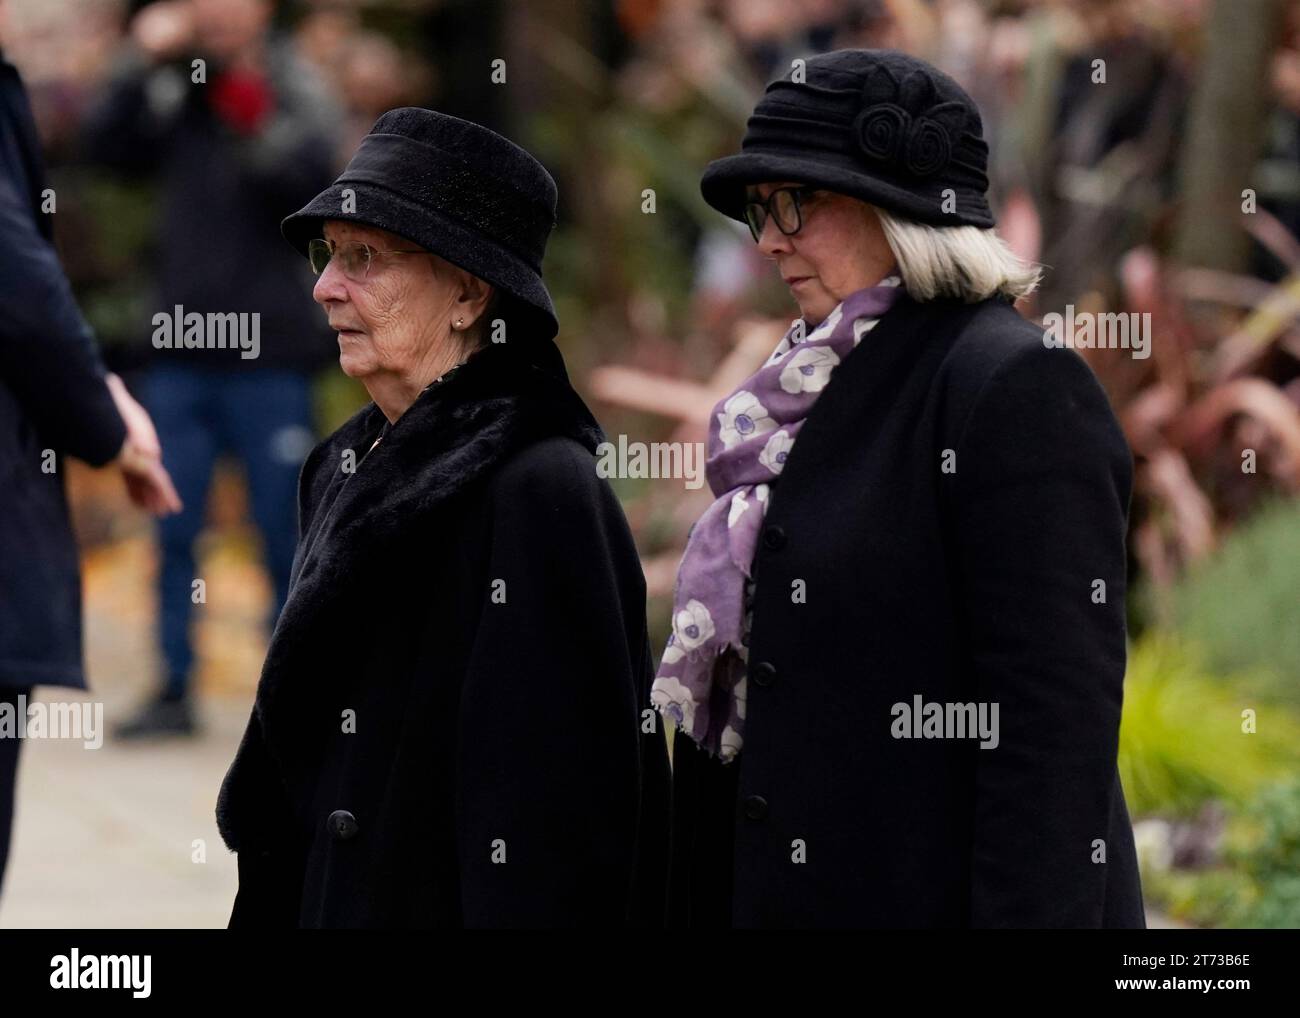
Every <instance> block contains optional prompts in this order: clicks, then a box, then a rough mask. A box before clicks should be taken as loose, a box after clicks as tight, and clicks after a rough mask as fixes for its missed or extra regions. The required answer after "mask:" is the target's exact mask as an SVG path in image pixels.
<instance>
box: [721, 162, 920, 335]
mask: <svg viewBox="0 0 1300 1018" xmlns="http://www.w3.org/2000/svg"><path fill="white" fill-rule="evenodd" d="M794 186H798V182H797V181H778V182H775V183H771V184H755V185H751V186H750V187H748V188H746V198H747V200H753V199H757V200H760V201H761V200H763V199H766V198H767V197H768V195H770V194H771V193H772V192H773V191H774V190H776V189H777V188H778V187H794ZM800 208H801V213H802V215H801V220H802V224H803V225H802V226H801V227H800V228H799V230H798V231H797V232H796V233H794V234H791V235H789V236H787V235H786V234H784V233H782V232H781V231H780V229H779V228H778V227H777V224H776V217H775V216H771V215H769V216H768V217H767V221H766V222H765V223H764V224H763V231H762V233H760V234H759V238H758V248H759V250H760V251H762V252H763V254H764V256H766V257H768V258H771V259H772V260H773V261H775V262H776V265H777V268H778V269H779V270H780V273H781V278H782V279H783V280H785V283H786V285H787V286H788V287H789V288H790V294H791V296H793V297H794V299H795V303H796V304H798V305H799V311H800V313H801V314H802V315H803V317H804V319H805V320H806V321H807V323H808V324H809V326H814V325H816V324H817V323H819V322H821V321H822V319H824V318H825V317H826V316H827V315H829V314H830V313H831V312H832V311H833V310H834V309H835V305H837V304H838V303H839V302H840V301H842V300H843V299H844V298H845V297H847V296H848V295H849V294H851V293H853V292H855V291H857V290H861V289H862V288H863V287H865V286H871V285H873V284H874V283H877V282H879V281H880V280H881V278H883V277H884V276H886V275H888V274H889V273H890V271H891V270H893V269H894V267H895V260H894V254H893V252H892V251H891V250H890V248H889V245H888V243H886V241H885V233H884V230H882V229H881V226H880V220H879V219H877V218H876V213H875V211H874V210H873V209H872V208H871V206H870V205H868V204H866V202H863V201H859V200H858V199H857V198H850V197H848V196H847V195H842V194H836V193H835V192H833V191H816V192H814V193H813V195H812V196H811V197H809V198H804V199H802V200H801V203H800Z"/></svg>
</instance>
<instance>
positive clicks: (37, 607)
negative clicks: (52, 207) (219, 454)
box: [0, 57, 126, 689]
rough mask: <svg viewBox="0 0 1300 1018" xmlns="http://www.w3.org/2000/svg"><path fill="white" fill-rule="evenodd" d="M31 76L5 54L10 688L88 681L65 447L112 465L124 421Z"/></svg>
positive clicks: (0, 84) (3, 640)
mask: <svg viewBox="0 0 1300 1018" xmlns="http://www.w3.org/2000/svg"><path fill="white" fill-rule="evenodd" d="M44 190H45V168H44V163H43V161H42V159H41V150H40V145H39V143H38V140H37V136H36V125H35V123H34V122H33V120H32V114H31V109H30V107H29V106H28V102H27V92H26V89H25V88H24V87H23V83H22V79H21V78H19V76H18V71H17V70H16V69H15V68H14V66H13V65H12V64H10V63H9V62H8V61H6V60H5V59H4V58H3V57H0V247H3V249H4V251H6V252H8V253H7V254H6V255H5V256H4V257H3V258H0V687H7V688H26V687H29V686H33V685H38V684H39V685H50V686H70V687H73V688H75V689H84V688H85V687H86V677H85V673H84V672H83V670H82V655H81V569H80V563H79V561H78V557H77V545H76V541H75V540H74V538H73V533H72V523H71V521H70V519H69V515H68V500H67V495H66V493H65V491H64V478H65V477H66V476H67V463H66V460H65V456H75V457H77V458H78V459H81V460H83V461H85V462H87V463H89V464H91V465H92V466H103V465H104V464H106V463H108V462H109V461H110V460H112V459H113V458H114V457H115V456H116V455H117V454H118V452H119V451H120V450H121V448H122V441H123V439H125V438H126V425H125V424H123V423H122V418H121V417H120V416H119V415H118V412H117V408H116V407H115V406H114V404H113V397H112V396H111V395H110V393H109V391H108V386H107V385H106V384H105V382H104V375H105V370H104V365H103V363H102V362H101V361H100V358H99V353H98V351H97V350H96V348H95V342H94V337H93V335H92V333H91V331H90V327H89V326H88V325H87V324H86V321H85V319H84V318H82V316H81V312H80V311H79V310H78V309H77V304H76V301H75V300H74V299H73V296H72V288H71V286H69V285H68V280H67V277H66V276H65V275H64V274H63V266H62V265H61V264H60V262H59V256H58V254H57V252H56V251H55V249H54V244H53V226H52V220H53V218H54V217H53V216H52V215H50V214H47V213H45V212H42V211H41V206H42V192H43V191H44Z"/></svg>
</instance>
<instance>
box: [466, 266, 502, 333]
mask: <svg viewBox="0 0 1300 1018" xmlns="http://www.w3.org/2000/svg"><path fill="white" fill-rule="evenodd" d="M494 291H495V287H493V286H492V284H491V283H489V282H487V281H486V280H482V279H479V277H478V276H475V275H473V274H472V273H469V272H466V273H464V275H463V276H462V278H461V287H460V295H459V296H458V298H457V303H456V315H457V317H461V316H463V317H464V318H465V321H466V323H467V324H469V323H473V322H477V321H478V319H479V318H480V317H481V316H482V314H483V312H484V310H485V309H486V308H487V306H488V302H489V301H490V300H491V299H492V294H493V292H494Z"/></svg>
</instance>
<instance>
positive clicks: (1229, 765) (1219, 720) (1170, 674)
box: [1119, 632, 1300, 817]
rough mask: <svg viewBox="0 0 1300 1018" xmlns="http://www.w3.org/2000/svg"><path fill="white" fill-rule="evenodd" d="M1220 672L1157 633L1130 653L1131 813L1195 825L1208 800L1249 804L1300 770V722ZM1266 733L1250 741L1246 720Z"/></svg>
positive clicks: (1126, 760)
mask: <svg viewBox="0 0 1300 1018" xmlns="http://www.w3.org/2000/svg"><path fill="white" fill-rule="evenodd" d="M1242 685H1243V683H1242V681H1241V679H1240V677H1239V676H1235V675H1234V676H1230V677H1228V678H1220V677H1219V676H1217V675H1215V674H1214V673H1212V672H1210V671H1209V670H1208V669H1207V668H1206V666H1205V665H1204V663H1203V661H1202V659H1201V657H1200V655H1199V654H1198V652H1197V651H1196V650H1195V648H1194V647H1193V646H1192V645H1189V644H1186V643H1184V642H1182V641H1180V640H1178V639H1177V638H1175V637H1171V636H1167V635H1162V634H1159V633H1156V632H1151V633H1149V634H1148V635H1147V636H1145V637H1143V638H1142V639H1141V640H1140V641H1138V642H1137V643H1136V644H1134V645H1133V646H1132V647H1131V648H1130V653H1129V666H1128V673H1127V675H1126V676H1125V680H1124V715H1123V721H1122V723H1121V726H1120V746H1119V767H1120V778H1121V781H1122V782H1123V786H1124V793H1125V796H1126V797H1127V800H1128V805H1129V810H1130V811H1131V812H1132V813H1133V814H1134V815H1138V816H1142V815H1151V814H1161V815H1165V816H1171V817H1180V816H1190V815H1191V814H1193V813H1194V812H1195V811H1196V809H1197V808H1198V807H1199V806H1200V805H1201V804H1202V803H1203V802H1204V801H1205V800H1207V799H1211V798H1217V799H1223V800H1225V801H1226V802H1229V803H1243V802H1245V801H1247V800H1248V799H1249V798H1250V797H1251V796H1252V794H1253V793H1254V792H1255V791H1256V790H1257V789H1258V788H1259V787H1260V786H1261V785H1262V784H1263V783H1265V782H1266V781H1268V780H1270V779H1273V778H1276V777H1279V776H1280V775H1281V774H1283V773H1286V772H1287V771H1288V770H1290V769H1291V768H1294V767H1295V766H1296V764H1297V762H1298V761H1300V722H1297V720H1296V718H1295V717H1294V715H1292V714H1291V712H1290V711H1288V710H1287V709H1286V708H1284V707H1281V706H1267V705H1265V704H1262V703H1261V702H1259V701H1257V700H1254V699H1252V698H1251V697H1250V696H1249V695H1247V694H1246V692H1245V691H1244V690H1243V689H1242ZM1248 708H1249V709H1252V710H1255V711H1256V726H1257V731H1256V732H1254V733H1247V732H1243V731H1242V727H1243V718H1242V711H1243V710H1246V709H1248Z"/></svg>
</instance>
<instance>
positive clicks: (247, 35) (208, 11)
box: [190, 0, 274, 61]
mask: <svg viewBox="0 0 1300 1018" xmlns="http://www.w3.org/2000/svg"><path fill="white" fill-rule="evenodd" d="M190 8H191V12H192V16H193V19H194V36H195V38H196V39H197V40H198V41H199V43H200V44H201V45H202V46H203V48H204V49H205V50H207V51H208V52H209V53H211V54H212V55H213V56H214V57H215V58H217V59H218V60H223V61H229V60H233V59H234V58H235V57H236V56H239V55H240V54H241V52H242V51H244V50H248V49H251V48H255V47H257V46H258V45H260V43H261V41H262V39H263V37H264V36H265V35H266V32H267V30H268V28H269V27H270V24H271V15H272V14H273V13H274V4H273V3H272V2H271V0H190Z"/></svg>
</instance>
